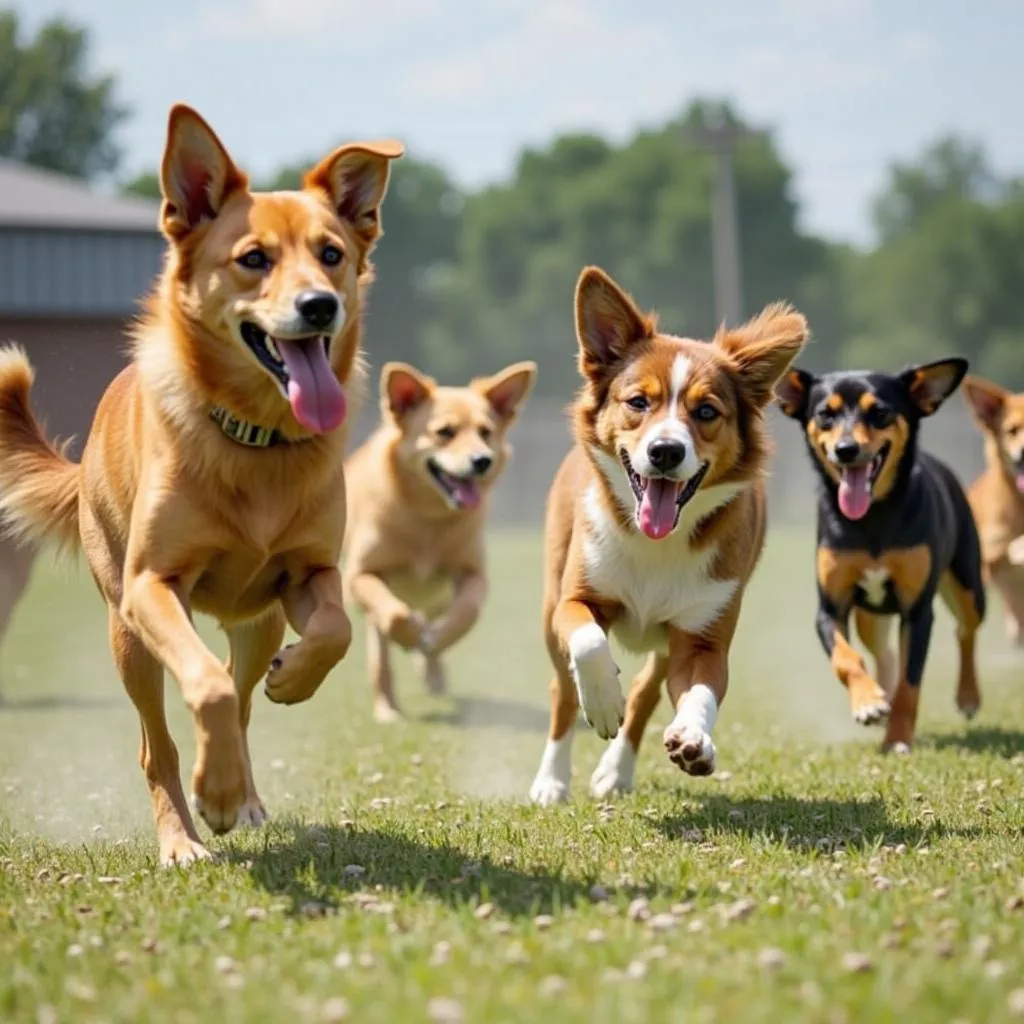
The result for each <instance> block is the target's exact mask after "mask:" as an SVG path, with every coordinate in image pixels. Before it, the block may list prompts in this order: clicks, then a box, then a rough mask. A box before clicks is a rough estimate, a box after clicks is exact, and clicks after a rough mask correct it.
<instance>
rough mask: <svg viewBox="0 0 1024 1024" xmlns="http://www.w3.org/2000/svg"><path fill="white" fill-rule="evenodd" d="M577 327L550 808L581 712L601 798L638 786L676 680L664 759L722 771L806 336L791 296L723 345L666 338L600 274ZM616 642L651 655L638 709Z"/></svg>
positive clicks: (559, 495) (558, 576) (557, 601)
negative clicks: (781, 396)
mask: <svg viewBox="0 0 1024 1024" xmlns="http://www.w3.org/2000/svg"><path fill="white" fill-rule="evenodd" d="M576 333H577V337H578V340H579V350H580V351H579V363H580V371H581V373H582V376H583V381H584V384H583V388H582V390H581V392H580V394H579V397H578V398H577V400H576V403H575V406H574V414H573V416H574V434H575V440H576V443H575V446H574V447H573V449H572V450H571V451H570V453H569V455H568V456H567V457H566V459H565V461H564V462H563V463H562V466H561V468H560V469H559V471H558V474H557V475H556V477H555V481H554V484H553V486H552V489H551V493H550V495H549V497H548V506H547V524H546V531H545V559H546V568H545V597H544V613H543V618H544V633H545V639H546V641H547V647H548V652H549V654H550V656H551V660H552V662H553V664H554V667H555V678H554V680H553V682H552V684H551V729H550V733H549V738H548V742H547V746H546V748H545V751H544V755H543V758H542V760H541V764H540V769H539V771H538V772H537V776H536V779H535V780H534V783H533V787H532V789H531V791H530V796H531V798H532V799H533V800H534V801H535V802H537V803H540V804H551V803H556V802H559V801H562V800H565V799H567V797H568V794H569V778H570V770H571V763H570V751H571V743H572V735H573V733H572V729H573V724H574V722H575V719H576V716H577V712H578V710H579V709H580V708H582V710H583V714H584V716H585V717H586V719H587V721H588V722H589V723H590V724H591V725H592V726H593V727H594V728H595V729H596V731H597V733H598V735H599V736H601V737H602V738H604V739H612V738H614V742H613V743H612V744H611V745H610V746H609V747H608V748H607V749H606V751H605V753H604V756H603V757H602V758H601V762H600V764H599V765H598V767H597V770H596V771H595V772H594V774H593V776H592V778H591V790H592V792H593V793H594V794H595V795H596V796H606V795H608V794H610V793H613V792H619V791H625V790H629V789H631V788H632V785H633V776H634V769H635V764H636V757H637V750H638V748H639V746H640V741H641V738H642V736H643V732H644V728H645V727H646V725H647V722H648V720H649V719H650V717H651V715H652V714H653V712H654V710H655V708H656V707H657V704H658V701H659V699H660V696H661V685H662V683H663V682H664V683H667V689H668V694H669V697H670V699H671V701H672V704H673V707H674V708H675V717H674V718H673V720H672V723H671V724H670V725H669V726H668V728H667V729H666V730H665V735H664V743H665V748H666V750H667V752H668V755H669V758H670V759H671V760H672V762H673V763H675V764H676V765H678V766H679V767H680V768H681V769H682V770H683V771H684V772H687V773H688V774H690V775H710V774H711V772H713V771H714V767H715V746H714V743H713V742H712V740H711V731H712V729H713V727H714V724H715V720H716V717H717V715H718V709H719V708H720V706H721V704H722V701H723V700H724V699H725V695H726V688H727V685H728V657H729V645H730V643H731V642H732V638H733V633H734V631H735V629H736V623H737V619H738V617H739V611H740V604H741V602H742V600H743V593H744V590H745V588H746V585H747V582H748V581H749V579H750V577H751V574H752V572H753V570H754V567H755V565H756V563H757V560H758V558H759V556H760V553H761V548H762V546H763V543H764V533H765V492H764V484H763V480H762V477H763V474H764V471H765V461H766V457H767V454H768V442H767V438H766V436H765V428H764V423H763V413H764V409H765V407H766V406H767V404H768V403H769V402H770V401H771V398H772V389H773V387H774V385H775V383H776V381H777V380H778V379H779V377H780V376H781V375H782V374H783V373H784V372H785V370H786V368H787V367H788V366H789V364H790V362H791V360H792V359H793V358H794V357H795V356H796V355H797V354H798V353H799V352H800V350H801V349H802V348H803V346H804V344H805V342H806V340H807V336H808V329H807V324H806V321H805V320H804V318H803V316H801V315H800V314H799V313H797V312H795V311H794V310H793V309H791V308H790V307H789V306H788V305H785V304H781V303H780V304H775V305H771V306H768V307H767V308H766V309H765V310H764V311H763V312H762V313H761V314H760V315H758V316H757V317H755V318H754V319H752V320H750V321H749V322H748V323H746V324H744V325H743V326H741V327H737V328H735V329H733V330H725V329H724V328H723V329H721V330H719V332H718V333H717V334H716V336H715V338H714V340H713V341H711V342H704V341H695V340H693V339H690V338H680V337H675V336H673V335H669V334H663V333H660V332H659V331H658V329H657V325H656V321H655V318H654V317H653V316H650V315H647V316H645V315H644V314H642V313H641V312H640V310H638V309H637V307H636V305H635V304H634V302H633V300H632V299H631V298H630V297H629V296H628V295H626V294H625V293H624V292H623V291H621V290H620V288H619V287H618V286H617V285H616V284H615V283H614V282H613V281H612V280H611V279H610V278H609V277H608V276H607V275H606V274H605V273H604V272H603V271H601V270H599V269H598V268H596V267H590V268H588V269H586V270H584V271H583V273H582V275H581V277H580V279H579V282H578V284H577V286H576ZM609 634H611V635H613V636H614V637H615V638H616V639H617V640H618V641H619V642H620V643H621V644H622V646H623V647H624V648H626V649H627V650H629V651H633V652H635V653H644V654H647V655H648V658H647V661H646V664H645V666H644V668H643V669H642V670H641V672H640V673H639V674H638V675H637V677H636V678H635V679H634V681H633V685H632V689H631V690H630V694H629V700H628V702H625V703H624V701H623V698H622V690H621V688H620V685H619V670H618V668H617V666H616V664H615V661H614V659H613V657H612V653H611V649H610V647H609V643H608V635H609ZM624 714H625V722H624V724H623V715H624ZM620 725H622V728H621V730H620Z"/></svg>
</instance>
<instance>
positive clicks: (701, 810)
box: [654, 794, 981, 853]
mask: <svg viewBox="0 0 1024 1024" xmlns="http://www.w3.org/2000/svg"><path fill="white" fill-rule="evenodd" d="M654 823H655V825H656V826H657V828H658V829H659V831H661V832H662V833H664V834H665V835H666V836H668V837H669V838H672V839H679V840H681V841H683V842H700V841H702V840H703V841H708V833H712V834H713V833H715V832H732V833H742V834H744V835H748V836H750V837H751V838H756V837H760V838H762V839H764V840H766V841H767V842H769V843H775V844H777V845H779V846H782V847H785V848H787V849H789V850H796V851H800V852H805V853H810V852H815V851H817V852H823V853H827V852H831V851H833V850H838V849H853V850H859V849H870V848H872V847H875V846H878V845H882V844H887V843H888V844H892V845H898V844H900V843H903V844H905V845H906V846H922V845H926V844H928V843H931V842H933V841H935V840H938V839H942V838H944V837H947V836H959V837H963V838H972V837H976V836H979V835H981V829H978V828H974V827H969V828H953V827H950V826H948V825H945V824H943V823H942V822H941V821H930V822H927V823H917V822H907V821H903V820H896V819H894V818H892V817H891V816H890V815H889V813H888V811H887V809H886V806H885V804H884V802H883V801H882V800H879V799H877V798H873V799H870V800H821V799H814V798H803V797H795V796H786V795H784V794H781V795H779V796H773V797H740V798H738V799H736V798H730V797H728V796H724V795H718V794H714V795H709V796H705V797H702V798H700V806H699V807H697V808H695V809H694V810H692V811H689V812H688V813H684V814H670V815H666V816H664V817H662V818H660V819H655V822H654Z"/></svg>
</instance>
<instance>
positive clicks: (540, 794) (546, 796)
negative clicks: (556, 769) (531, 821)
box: [530, 774, 569, 807]
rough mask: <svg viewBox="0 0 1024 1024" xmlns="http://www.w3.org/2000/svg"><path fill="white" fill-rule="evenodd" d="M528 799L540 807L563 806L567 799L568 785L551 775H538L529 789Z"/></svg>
mask: <svg viewBox="0 0 1024 1024" xmlns="http://www.w3.org/2000/svg"><path fill="white" fill-rule="evenodd" d="M530 799H531V800H532V801H533V803H535V804H539V805H540V806H541V807H550V806H551V805H552V804H564V803H565V802H566V801H567V800H568V799H569V784H568V783H567V782H563V781H562V779H556V778H555V777H554V776H553V775H547V774H538V776H537V778H535V779H534V780H533V785H532V786H531V787H530Z"/></svg>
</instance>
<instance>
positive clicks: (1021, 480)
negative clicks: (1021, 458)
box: [1017, 470, 1024, 494]
mask: <svg viewBox="0 0 1024 1024" xmlns="http://www.w3.org/2000/svg"><path fill="white" fill-rule="evenodd" d="M1017 490H1018V491H1020V493H1021V494H1024V470H1021V472H1019V473H1018V474H1017Z"/></svg>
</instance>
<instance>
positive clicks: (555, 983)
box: [537, 974, 569, 999]
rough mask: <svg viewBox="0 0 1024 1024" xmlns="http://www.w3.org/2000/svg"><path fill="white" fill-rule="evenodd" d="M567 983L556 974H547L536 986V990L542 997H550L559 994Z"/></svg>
mask: <svg viewBox="0 0 1024 1024" xmlns="http://www.w3.org/2000/svg"><path fill="white" fill-rule="evenodd" d="M568 987H569V983H568V982H567V981H566V980H565V978H563V977H562V976H561V975H558V974H549V975H548V976H547V977H546V978H544V980H543V981H541V983H540V985H539V986H538V988H537V991H538V992H539V993H540V994H541V995H542V996H544V997H546V998H548V999H550V998H551V997H552V996H558V995H561V994H562V993H563V992H564V991H565V990H566V989H567V988H568Z"/></svg>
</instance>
